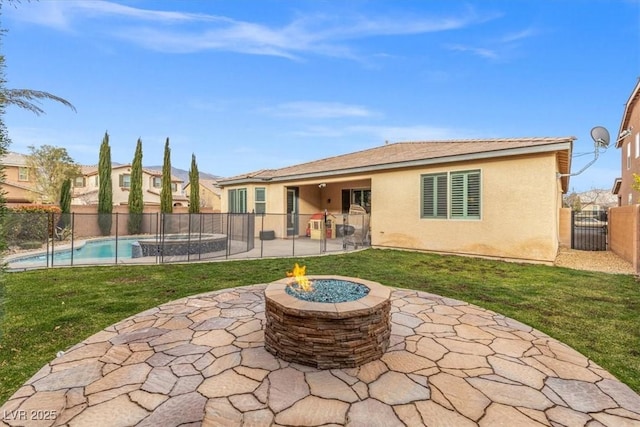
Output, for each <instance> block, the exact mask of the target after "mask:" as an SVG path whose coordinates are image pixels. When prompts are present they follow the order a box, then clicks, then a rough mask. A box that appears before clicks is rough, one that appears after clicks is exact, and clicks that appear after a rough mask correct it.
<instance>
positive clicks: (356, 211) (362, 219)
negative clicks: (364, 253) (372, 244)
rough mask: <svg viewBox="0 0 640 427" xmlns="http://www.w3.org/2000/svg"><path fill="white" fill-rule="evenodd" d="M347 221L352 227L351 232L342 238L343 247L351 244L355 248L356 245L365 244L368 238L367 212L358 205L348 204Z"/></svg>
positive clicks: (356, 247)
mask: <svg viewBox="0 0 640 427" xmlns="http://www.w3.org/2000/svg"><path fill="white" fill-rule="evenodd" d="M347 223H348V224H349V226H350V227H352V228H353V233H349V234H348V235H347V236H345V238H344V247H345V248H346V247H347V246H348V245H353V247H354V248H355V249H358V246H365V245H366V244H367V243H368V240H369V214H368V213H367V211H366V210H365V209H364V208H363V207H362V206H360V205H351V206H349V215H348V216H347Z"/></svg>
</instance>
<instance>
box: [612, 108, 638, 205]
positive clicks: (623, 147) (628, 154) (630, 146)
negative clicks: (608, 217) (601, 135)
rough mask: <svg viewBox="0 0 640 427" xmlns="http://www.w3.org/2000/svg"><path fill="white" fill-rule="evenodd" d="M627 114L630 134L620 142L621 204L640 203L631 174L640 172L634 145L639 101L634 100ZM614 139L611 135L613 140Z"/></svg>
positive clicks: (636, 133)
mask: <svg viewBox="0 0 640 427" xmlns="http://www.w3.org/2000/svg"><path fill="white" fill-rule="evenodd" d="M627 114H628V115H629V117H628V123H629V126H630V127H633V129H631V134H630V135H629V136H627V137H626V138H624V139H623V140H622V141H621V144H620V160H621V162H620V171H621V177H622V182H621V184H620V190H619V191H618V197H619V200H620V203H621V205H622V206H627V205H632V204H636V203H640V193H639V192H638V191H636V190H634V189H633V187H632V185H633V182H634V180H633V174H634V173H636V174H640V146H637V145H636V139H637V138H640V136H638V135H639V134H640V102H634V103H633V104H632V105H631V108H630V110H629V111H628V112H627ZM613 136H616V135H613ZM615 139H616V138H613V137H612V140H613V141H615ZM627 159H628V160H627Z"/></svg>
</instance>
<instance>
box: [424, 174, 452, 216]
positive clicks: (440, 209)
mask: <svg viewBox="0 0 640 427" xmlns="http://www.w3.org/2000/svg"><path fill="white" fill-rule="evenodd" d="M421 199H422V212H421V215H420V216H421V217H422V218H447V174H446V173H440V174H430V175H422V197H421Z"/></svg>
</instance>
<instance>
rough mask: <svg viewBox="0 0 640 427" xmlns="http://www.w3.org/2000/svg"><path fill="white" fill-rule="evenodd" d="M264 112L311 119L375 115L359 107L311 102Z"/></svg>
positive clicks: (277, 106)
mask: <svg viewBox="0 0 640 427" xmlns="http://www.w3.org/2000/svg"><path fill="white" fill-rule="evenodd" d="M264 111H266V112H267V113H269V114H272V115H274V116H278V117H305V118H311V119H329V118H332V119H333V118H341V117H371V116H373V115H376V113H375V112H373V111H370V110H368V109H367V108H366V107H363V106H360V105H349V104H342V103H339V102H313V101H297V102H287V103H284V104H280V105H276V106H275V107H273V108H268V109H265V110H264Z"/></svg>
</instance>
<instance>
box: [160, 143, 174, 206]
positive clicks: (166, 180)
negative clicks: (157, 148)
mask: <svg viewBox="0 0 640 427" xmlns="http://www.w3.org/2000/svg"><path fill="white" fill-rule="evenodd" d="M160 212H162V213H173V194H172V192H171V149H170V148H169V138H167V141H166V142H165V144H164V163H163V164H162V189H161V190H160Z"/></svg>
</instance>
